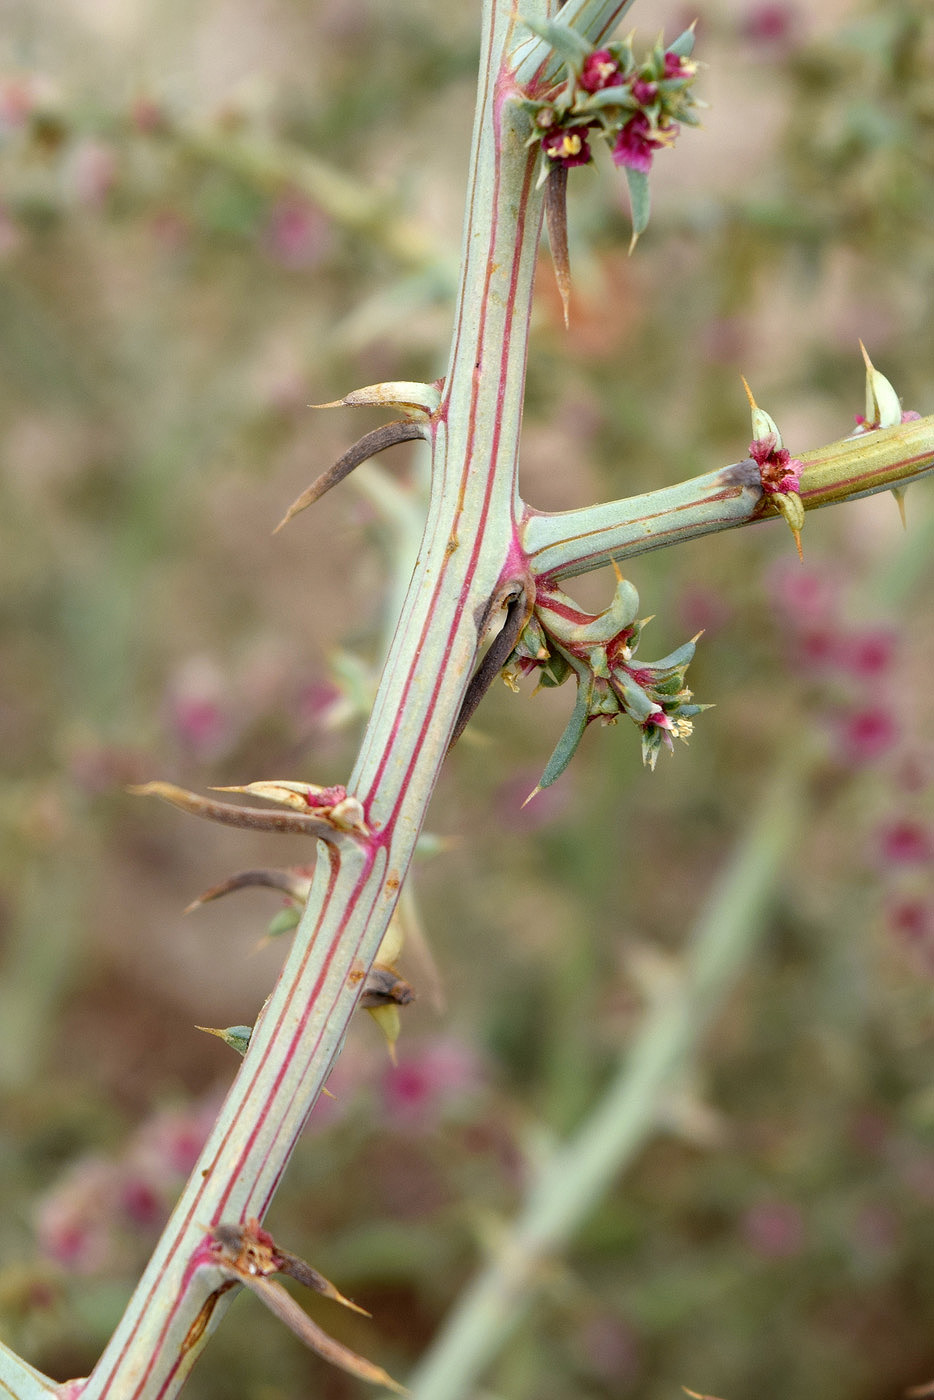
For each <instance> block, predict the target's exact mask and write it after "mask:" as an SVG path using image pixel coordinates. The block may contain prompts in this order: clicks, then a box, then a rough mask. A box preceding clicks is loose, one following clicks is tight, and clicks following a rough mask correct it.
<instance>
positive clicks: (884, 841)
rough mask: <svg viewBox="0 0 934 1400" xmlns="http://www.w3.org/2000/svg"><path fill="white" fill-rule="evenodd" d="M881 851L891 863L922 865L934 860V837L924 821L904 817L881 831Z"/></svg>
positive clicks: (884, 858) (884, 857)
mask: <svg viewBox="0 0 934 1400" xmlns="http://www.w3.org/2000/svg"><path fill="white" fill-rule="evenodd" d="M879 851H880V854H881V856H882V858H883V860H885V861H887V862H888V863H889V864H891V865H922V864H924V863H925V862H927V861H931V860H934V838H932V835H931V832H930V831H929V830H928V828H927V827H926V826H925V825H924V824H923V823H922V822H918V821H912V820H911V819H909V818H907V817H903V818H902V819H901V820H899V821H894V822H890V823H889V824H888V825H887V826H885V827H883V829H882V830H881V831H880V833H879Z"/></svg>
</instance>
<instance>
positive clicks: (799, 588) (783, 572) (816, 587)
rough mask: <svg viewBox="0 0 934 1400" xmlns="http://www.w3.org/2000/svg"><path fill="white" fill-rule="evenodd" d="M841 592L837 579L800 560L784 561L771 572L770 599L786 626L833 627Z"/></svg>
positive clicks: (778, 562)
mask: <svg viewBox="0 0 934 1400" xmlns="http://www.w3.org/2000/svg"><path fill="white" fill-rule="evenodd" d="M838 592H839V588H838V584H837V582H836V581H835V580H834V579H832V578H830V577H829V576H828V575H826V574H821V573H819V572H818V571H817V570H816V569H812V568H809V567H808V566H807V565H805V566H804V568H802V567H801V565H800V564H799V563H798V562H797V560H795V562H794V563H791V562H790V561H789V560H786V559H784V558H782V559H780V560H778V561H777V563H776V564H775V565H774V566H773V567H772V568H771V569H770V570H769V596H770V598H771V599H772V602H773V604H774V605H775V606H776V607H777V609H778V611H779V613H780V615H781V618H782V621H783V622H790V623H793V624H797V625H798V626H799V627H800V626H801V625H802V624H810V625H813V624H821V625H830V624H831V623H832V619H833V616H834V611H835V607H836V602H837V594H838Z"/></svg>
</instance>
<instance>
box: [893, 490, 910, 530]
mask: <svg viewBox="0 0 934 1400" xmlns="http://www.w3.org/2000/svg"><path fill="white" fill-rule="evenodd" d="M907 494H908V487H907V486H893V487H892V495H893V496H894V497H895V504H896V505H897V506H898V513H899V515H900V516H901V518H902V529H903V530H907V529H908V517H907V516H906V515H905V496H906V495H907Z"/></svg>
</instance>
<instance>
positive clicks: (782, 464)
mask: <svg viewBox="0 0 934 1400" xmlns="http://www.w3.org/2000/svg"><path fill="white" fill-rule="evenodd" d="M749 455H750V457H751V458H752V459H753V461H754V462H755V463H756V465H757V466H758V468H759V476H760V478H761V480H762V489H763V491H764V492H765V493H766V495H767V496H774V495H785V494H786V493H787V492H788V491H800V490H801V479H800V477H799V472H801V471H802V470H803V464H802V463H801V462H799V461H798V459H797V457H792V455H791V453H790V452H789V451H788V448H787V447H777V446H776V442H775V434H774V433H767V434H766V436H765V437H763V438H755V439H754V440H753V441H752V442H751V443H750V444H749Z"/></svg>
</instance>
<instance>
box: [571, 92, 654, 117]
mask: <svg viewBox="0 0 934 1400" xmlns="http://www.w3.org/2000/svg"><path fill="white" fill-rule="evenodd" d="M639 105H640V104H639V102H638V101H637V99H636V98H635V97H633V95H632V88H630V87H608V88H599V89H598V90H597V91H596V92H592V93H590V95H589V96H588V98H587V100H586V102H582V103H580V104H579V105H578V106H577V107H575V111H579V110H580V108H581V107H584V108H586V110H587V111H599V110H601V109H602V108H603V107H625V108H626V109H627V110H628V111H633V112H634V111H635V110H636V109H637V108H638V107H639Z"/></svg>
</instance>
